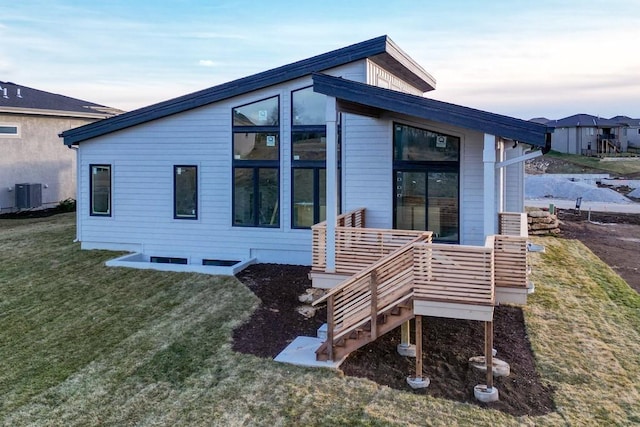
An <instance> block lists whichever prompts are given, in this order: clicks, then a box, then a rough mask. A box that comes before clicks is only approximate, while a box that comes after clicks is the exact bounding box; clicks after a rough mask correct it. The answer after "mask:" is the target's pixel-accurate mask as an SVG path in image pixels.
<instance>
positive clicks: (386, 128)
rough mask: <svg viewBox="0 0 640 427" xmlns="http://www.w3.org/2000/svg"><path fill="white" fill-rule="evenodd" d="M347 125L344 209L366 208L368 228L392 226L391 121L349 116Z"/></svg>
mask: <svg viewBox="0 0 640 427" xmlns="http://www.w3.org/2000/svg"><path fill="white" fill-rule="evenodd" d="M345 124H346V127H345V132H344V134H345V138H344V140H345V141H347V143H346V144H345V146H344V153H345V154H344V157H343V164H344V165H345V167H344V168H343V169H344V172H343V201H344V203H343V206H344V209H343V210H344V211H349V210H351V209H356V208H359V207H366V208H367V211H366V224H367V227H371V228H392V226H393V184H392V179H393V176H392V175H393V158H392V147H393V138H392V134H391V121H389V120H382V119H372V118H368V117H362V116H354V115H347V117H346V118H345Z"/></svg>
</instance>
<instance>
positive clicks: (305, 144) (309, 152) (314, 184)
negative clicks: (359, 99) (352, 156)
mask: <svg viewBox="0 0 640 427" xmlns="http://www.w3.org/2000/svg"><path fill="white" fill-rule="evenodd" d="M325 111H326V96H325V95H322V94H319V93H316V92H314V91H313V88H311V87H307V88H304V89H299V90H296V91H293V92H291V166H292V168H291V187H292V191H291V195H292V200H291V209H292V212H291V218H292V219H291V226H292V227H293V228H309V227H311V226H312V225H314V224H317V223H318V222H321V221H324V220H325V219H326V211H327V202H326V195H327V191H326V188H325V187H326V167H327V164H326V160H327V128H326V119H325V114H326V112H325Z"/></svg>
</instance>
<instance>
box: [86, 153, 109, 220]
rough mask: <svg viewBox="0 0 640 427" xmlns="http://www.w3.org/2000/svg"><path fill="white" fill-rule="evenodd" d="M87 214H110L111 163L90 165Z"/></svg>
mask: <svg viewBox="0 0 640 427" xmlns="http://www.w3.org/2000/svg"><path fill="white" fill-rule="evenodd" d="M89 169H90V175H89V188H90V189H91V194H90V196H89V200H90V203H89V205H90V206H89V215H91V216H111V165H90V166H89Z"/></svg>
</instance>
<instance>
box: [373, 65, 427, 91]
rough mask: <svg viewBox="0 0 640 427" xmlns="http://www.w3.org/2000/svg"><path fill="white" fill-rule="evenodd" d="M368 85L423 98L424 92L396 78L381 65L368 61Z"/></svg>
mask: <svg viewBox="0 0 640 427" xmlns="http://www.w3.org/2000/svg"><path fill="white" fill-rule="evenodd" d="M367 83H368V84H370V85H373V86H378V87H382V88H385V89H393V90H396V91H398V92H404V93H410V94H412V95H417V96H422V95H423V92H422V91H421V90H420V89H417V88H415V87H414V86H412V85H411V84H409V83H407V82H406V81H404V80H402V79H400V78H398V77H396V76H394V75H393V74H392V73H390V72H388V71H387V70H385V69H384V68H382V67H380V66H379V65H377V64H375V63H373V62H371V61H369V60H367Z"/></svg>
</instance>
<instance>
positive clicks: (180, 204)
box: [173, 165, 198, 219]
mask: <svg viewBox="0 0 640 427" xmlns="http://www.w3.org/2000/svg"><path fill="white" fill-rule="evenodd" d="M173 217H174V218H175V219H198V167H197V166H193V165H179V166H174V167H173Z"/></svg>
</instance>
